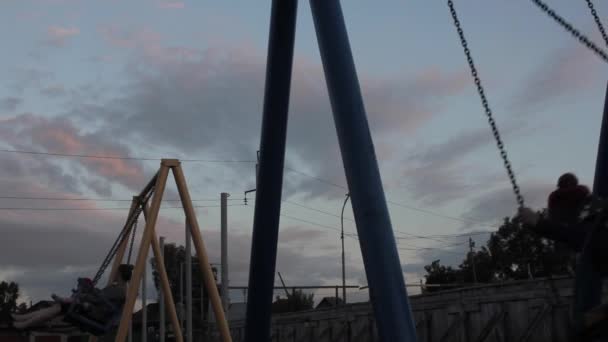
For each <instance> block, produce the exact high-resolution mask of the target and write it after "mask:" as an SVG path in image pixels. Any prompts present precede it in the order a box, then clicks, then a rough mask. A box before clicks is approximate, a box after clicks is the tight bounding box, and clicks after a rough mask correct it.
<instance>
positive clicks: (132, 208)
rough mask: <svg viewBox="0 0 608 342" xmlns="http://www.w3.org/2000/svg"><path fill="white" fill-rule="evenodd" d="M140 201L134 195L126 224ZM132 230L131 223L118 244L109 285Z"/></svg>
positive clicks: (91, 338)
mask: <svg viewBox="0 0 608 342" xmlns="http://www.w3.org/2000/svg"><path fill="white" fill-rule="evenodd" d="M138 201H139V196H133V200H132V201H131V208H130V209H129V214H128V215H127V222H126V223H125V224H128V223H129V222H128V221H129V218H130V217H131V215H133V212H134V211H135V209H136V208H137V202H138ZM132 230H133V226H132V225H131V226H130V227H128V228H127V231H126V233H125V234H126V237H125V238H124V240H123V241H122V242H121V243H120V245H119V246H118V251H117V252H116V255H115V256H114V262H113V263H112V270H111V271H110V276H109V277H108V283H107V286H109V285H111V284H112V283H113V282H114V280H116V275H117V273H118V266H120V264H121V263H122V259H123V258H124V256H125V251H126V249H127V245H128V243H129V236H130V235H131V232H132ZM89 342H97V336H94V335H91V336H89Z"/></svg>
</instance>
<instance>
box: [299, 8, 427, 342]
mask: <svg viewBox="0 0 608 342" xmlns="http://www.w3.org/2000/svg"><path fill="white" fill-rule="evenodd" d="M310 7H311V9H312V14H313V20H314V24H315V29H316V32H317V40H318V43H319V49H320V52H321V59H322V62H323V68H324V71H325V79H326V82H327V88H328V91H329V97H330V100H331V106H332V110H333V116H334V121H335V124H336V130H337V133H338V140H339V143H340V150H341V152H342V160H343V162H344V169H345V172H346V179H347V182H348V188H349V193H350V196H351V200H352V206H353V211H354V214H355V222H356V224H357V232H358V234H359V241H360V245H361V252H362V254H363V262H364V265H365V272H366V274H367V281H368V284H369V288H370V297H371V298H370V299H371V302H372V305H373V308H374V313H375V316H376V322H377V324H378V332H379V335H380V339H381V340H382V341H387V342H397V341H412V342H413V341H416V329H415V326H414V320H413V316H412V312H411V309H410V305H409V300H408V297H407V292H406V289H405V281H404V279H403V271H402V269H401V263H400V261H399V254H398V253H397V245H396V243H395V237H394V235H393V229H392V226H391V221H390V217H389V213H388V208H387V206H386V199H385V197H384V190H383V188H382V181H381V179H380V172H379V170H378V162H377V160H376V154H375V151H374V146H373V142H372V137H371V134H370V130H369V126H368V123H367V116H366V113H365V108H364V105H363V98H362V96H361V89H360V87H359V81H358V79H357V73H356V70H355V63H354V61H353V57H352V53H351V49H350V44H349V42H348V34H347V32H346V25H345V22H344V18H343V15H342V9H341V7H340V2H339V1H338V0H310Z"/></svg>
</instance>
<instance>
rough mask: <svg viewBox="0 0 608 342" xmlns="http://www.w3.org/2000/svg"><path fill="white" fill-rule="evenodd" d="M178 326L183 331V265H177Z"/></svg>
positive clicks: (181, 263)
mask: <svg viewBox="0 0 608 342" xmlns="http://www.w3.org/2000/svg"><path fill="white" fill-rule="evenodd" d="M179 324H180V326H181V329H182V331H184V263H183V262H180V263H179Z"/></svg>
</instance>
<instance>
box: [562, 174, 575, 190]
mask: <svg viewBox="0 0 608 342" xmlns="http://www.w3.org/2000/svg"><path fill="white" fill-rule="evenodd" d="M577 185H578V178H576V176H575V175H574V174H573V173H570V172H568V173H564V174H563V175H561V176H560V177H559V179H558V180H557V187H558V188H560V189H562V188H571V187H575V186H577Z"/></svg>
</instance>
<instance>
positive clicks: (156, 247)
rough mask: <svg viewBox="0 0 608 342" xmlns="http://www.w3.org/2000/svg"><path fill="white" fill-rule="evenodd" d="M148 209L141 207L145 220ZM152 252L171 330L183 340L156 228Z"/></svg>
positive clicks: (153, 234)
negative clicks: (177, 333) (176, 332)
mask: <svg viewBox="0 0 608 342" xmlns="http://www.w3.org/2000/svg"><path fill="white" fill-rule="evenodd" d="M148 211H149V208H144V209H143V213H144V217H145V218H146V221H147V219H148ZM152 252H153V253H154V258H155V259H156V267H157V271H158V274H159V276H160V285H161V291H162V293H163V298H164V300H165V306H166V308H167V309H168V310H169V318H170V319H171V325H172V326H173V331H178V332H179V335H180V336H182V337H179V338H178V339H182V340H183V333H182V330H181V326H180V324H179V318H178V317H177V310H176V308H175V301H174V300H173V293H172V292H171V285H170V283H169V277H168V276H167V268H166V267H165V258H164V257H163V254H162V252H161V248H160V243H159V242H158V236H157V235H156V230H155V231H153V232H152Z"/></svg>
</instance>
